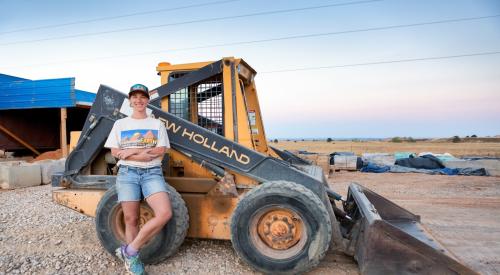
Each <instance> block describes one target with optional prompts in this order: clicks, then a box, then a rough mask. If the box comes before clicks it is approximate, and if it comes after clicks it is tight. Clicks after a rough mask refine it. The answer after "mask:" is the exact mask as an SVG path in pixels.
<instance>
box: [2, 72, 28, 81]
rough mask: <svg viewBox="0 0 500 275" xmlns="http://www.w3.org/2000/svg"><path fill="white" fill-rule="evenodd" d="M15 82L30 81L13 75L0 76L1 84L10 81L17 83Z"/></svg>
mask: <svg viewBox="0 0 500 275" xmlns="http://www.w3.org/2000/svg"><path fill="white" fill-rule="evenodd" d="M15 80H28V79H26V78H20V77H17V76H12V75H8V74H0V83H2V82H10V81H15Z"/></svg>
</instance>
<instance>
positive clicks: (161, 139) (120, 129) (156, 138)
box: [104, 117, 170, 168]
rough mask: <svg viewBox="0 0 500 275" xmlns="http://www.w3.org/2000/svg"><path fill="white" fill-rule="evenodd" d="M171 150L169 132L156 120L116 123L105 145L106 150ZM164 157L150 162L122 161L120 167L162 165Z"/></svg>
mask: <svg viewBox="0 0 500 275" xmlns="http://www.w3.org/2000/svg"><path fill="white" fill-rule="evenodd" d="M163 146H164V147H166V148H170V142H169V141H168V136H167V131H166V130H165V126H164V125H163V123H162V122H161V121H160V120H158V119H155V118H151V117H148V118H144V119H135V118H131V117H126V118H122V119H119V120H117V121H115V124H114V125H113V129H111V133H109V137H108V140H106V143H105V144H104V147H106V148H118V149H129V148H153V147H163ZM162 158H163V156H160V157H157V158H155V159H153V160H152V161H149V162H142V161H133V160H123V159H122V160H120V161H118V166H120V165H129V166H134V167H141V168H148V167H154V166H159V165H161V160H162Z"/></svg>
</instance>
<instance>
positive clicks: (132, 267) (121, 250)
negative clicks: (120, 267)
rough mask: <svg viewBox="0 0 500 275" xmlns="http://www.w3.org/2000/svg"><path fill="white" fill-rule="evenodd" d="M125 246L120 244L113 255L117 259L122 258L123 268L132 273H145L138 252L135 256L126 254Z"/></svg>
mask: <svg viewBox="0 0 500 275" xmlns="http://www.w3.org/2000/svg"><path fill="white" fill-rule="evenodd" d="M125 247H126V246H124V245H123V246H120V247H118V248H117V249H116V250H115V255H116V257H118V259H120V260H122V261H123V263H124V264H125V269H126V270H127V272H128V273H129V274H132V275H145V274H146V271H145V270H144V264H143V263H142V262H141V260H140V259H139V254H137V255H135V256H128V255H127V254H126V253H125Z"/></svg>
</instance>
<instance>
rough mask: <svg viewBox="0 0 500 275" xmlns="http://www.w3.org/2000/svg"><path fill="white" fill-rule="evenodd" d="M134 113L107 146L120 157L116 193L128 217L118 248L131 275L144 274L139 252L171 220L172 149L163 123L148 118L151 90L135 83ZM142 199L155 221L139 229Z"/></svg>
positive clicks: (132, 93) (114, 131)
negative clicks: (166, 173)
mask: <svg viewBox="0 0 500 275" xmlns="http://www.w3.org/2000/svg"><path fill="white" fill-rule="evenodd" d="M128 98H129V101H130V106H131V107H132V109H133V113H132V115H131V116H130V117H126V118H122V119H119V120H117V121H116V122H115V124H114V125H113V129H112V130H111V133H110V134H109V137H108V140H107V141H106V143H105V144H104V147H107V148H110V149H111V154H112V155H113V156H114V157H116V158H118V159H119V161H118V164H117V165H118V166H119V170H118V176H117V179H116V190H117V192H118V201H119V202H120V204H121V206H122V208H123V214H124V218H125V238H126V243H127V244H125V245H123V246H121V247H118V248H117V249H116V251H115V252H116V256H117V257H118V258H120V259H121V260H122V261H123V262H124V264H125V268H126V269H127V271H128V272H130V273H131V274H144V273H145V272H144V265H143V263H142V262H141V261H140V259H139V250H140V249H141V247H142V246H143V245H144V244H145V243H146V242H147V241H149V240H150V239H151V238H152V237H154V236H155V234H156V233H158V232H159V231H160V230H161V229H162V228H163V227H164V226H165V224H166V223H167V222H168V221H169V220H170V218H171V217H172V207H171V204H170V199H169V196H168V192H167V188H166V183H165V179H164V177H163V173H162V169H161V160H162V158H163V155H164V154H165V153H166V151H167V149H168V148H170V143H169V141H168V136H167V132H166V130H165V126H164V125H163V123H162V122H161V121H160V120H158V119H155V118H151V117H148V115H147V112H146V110H147V106H148V103H149V91H148V88H147V87H146V86H144V85H142V84H135V85H133V86H132V87H131V88H130V92H129V94H128ZM142 198H145V200H146V202H147V203H148V204H149V206H150V207H151V208H152V209H153V211H154V218H152V219H151V220H149V221H148V222H147V223H146V224H144V226H143V227H142V228H141V229H140V230H139V227H138V218H139V204H140V201H141V199H142Z"/></svg>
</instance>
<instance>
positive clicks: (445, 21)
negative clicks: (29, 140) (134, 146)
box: [0, 0, 500, 139]
mask: <svg viewBox="0 0 500 275" xmlns="http://www.w3.org/2000/svg"><path fill="white" fill-rule="evenodd" d="M228 56H234V57H238V58H243V59H244V60H245V61H246V62H247V63H248V64H250V66H252V67H253V68H254V69H255V70H256V71H257V76H256V79H255V81H256V86H257V90H258V93H259V100H260V104H261V111H262V115H263V118H264V126H265V129H266V134H267V137H268V138H273V139H274V138H324V137H333V138H354V137H356V138H369V137H377V138H386V137H395V136H405V137H410V136H411V137H413V138H423V137H451V136H455V135H458V136H466V135H473V134H475V135H478V136H494V135H499V134H500V1H498V0H439V1H435V0H310V1H285V0H275V1H264V0H255V1H244V0H199V1H165V0H163V1H160V0H158V1H154V0H146V1H130V0H125V1H124V0H120V1H118V0H116V1H115V0H113V1H97V0H87V1H62V0H46V1H36V0H31V1H30V0H16V1H14V0H11V1H8V0H0V73H3V74H9V75H14V76H19V77H23V78H28V79H48V78H63V77H75V79H76V88H77V89H81V90H86V91H89V92H97V89H98V87H99V85H100V84H105V85H108V86H111V87H113V88H116V89H118V90H121V91H124V92H126V91H127V90H128V88H129V87H130V85H132V84H134V83H143V84H145V85H147V86H148V87H150V88H154V87H157V86H160V78H159V76H158V75H157V74H156V66H157V65H158V63H160V62H170V63H172V64H180V63H190V62H200V61H212V60H213V61H216V60H219V59H221V58H222V57H228Z"/></svg>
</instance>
